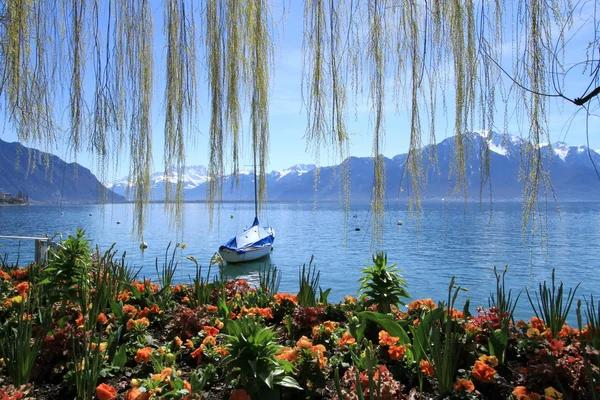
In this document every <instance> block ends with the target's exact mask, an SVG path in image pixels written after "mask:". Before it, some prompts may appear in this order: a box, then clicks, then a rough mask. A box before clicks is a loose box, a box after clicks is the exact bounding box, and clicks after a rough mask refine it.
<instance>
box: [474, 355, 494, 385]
mask: <svg viewBox="0 0 600 400" xmlns="http://www.w3.org/2000/svg"><path fill="white" fill-rule="evenodd" d="M472 374H473V377H474V378H475V379H477V380H479V381H481V382H484V383H490V382H492V381H493V380H494V375H496V370H495V369H494V368H492V367H490V366H489V365H487V364H486V363H485V362H483V361H479V360H477V361H475V365H474V366H473V371H472Z"/></svg>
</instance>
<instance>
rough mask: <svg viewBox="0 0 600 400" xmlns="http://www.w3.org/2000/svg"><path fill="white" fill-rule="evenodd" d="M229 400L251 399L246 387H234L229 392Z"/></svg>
mask: <svg viewBox="0 0 600 400" xmlns="http://www.w3.org/2000/svg"><path fill="white" fill-rule="evenodd" d="M229 400H252V398H251V397H250V395H249V394H248V393H247V392H246V389H235V390H234V391H233V392H231V396H230V397H229Z"/></svg>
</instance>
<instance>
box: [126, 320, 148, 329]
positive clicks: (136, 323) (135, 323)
mask: <svg viewBox="0 0 600 400" xmlns="http://www.w3.org/2000/svg"><path fill="white" fill-rule="evenodd" d="M148 325H150V321H148V318H146V317H144V318H140V319H130V320H129V321H127V330H128V331H130V330H132V329H134V328H140V327H147V326H148Z"/></svg>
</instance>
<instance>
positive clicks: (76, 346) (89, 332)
mask: <svg viewBox="0 0 600 400" xmlns="http://www.w3.org/2000/svg"><path fill="white" fill-rule="evenodd" d="M111 249H112V248H111ZM111 249H109V251H107V252H106V253H105V255H104V256H103V257H101V258H100V259H99V260H100V262H99V263H95V264H94V265H93V268H91V272H90V280H89V284H90V288H92V289H93V290H92V291H91V294H89V295H88V294H84V293H80V295H79V298H77V299H76V302H77V303H78V304H79V306H80V309H81V314H82V315H83V317H84V319H83V321H84V322H83V332H84V334H83V335H81V336H80V337H77V335H76V332H75V331H74V332H73V338H76V337H77V339H74V340H73V343H72V358H73V363H74V368H73V371H72V372H73V376H74V380H75V389H76V393H77V398H79V399H83V400H87V399H91V398H92V397H93V393H94V390H95V389H96V386H97V382H98V378H99V377H100V373H101V371H102V364H103V360H104V357H105V356H106V355H108V356H109V357H108V358H109V362H110V359H111V358H112V356H113V354H110V352H112V351H113V350H114V349H116V346H117V345H118V337H117V335H120V332H121V331H120V330H118V331H116V332H113V333H112V334H111V335H106V334H105V332H104V331H103V330H102V329H97V323H96V321H97V319H98V316H99V315H100V313H102V312H104V310H106V308H107V307H109V302H110V301H111V300H112V299H114V297H115V295H116V290H117V288H118V286H119V282H118V279H119V277H118V276H117V275H116V274H114V273H113V271H114V270H115V264H114V263H113V262H112V257H113V256H114V253H112V252H111ZM81 279H83V278H81ZM73 329H74V330H75V329H77V327H73ZM103 342H106V343H107V346H106V349H104V348H102V346H101V343H103ZM109 343H110V345H111V346H110V347H111V349H109V346H108V344H109Z"/></svg>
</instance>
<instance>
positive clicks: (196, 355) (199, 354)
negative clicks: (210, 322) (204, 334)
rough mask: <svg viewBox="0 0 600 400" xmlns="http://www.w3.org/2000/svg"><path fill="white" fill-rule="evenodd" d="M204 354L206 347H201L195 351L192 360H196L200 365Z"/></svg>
mask: <svg viewBox="0 0 600 400" xmlns="http://www.w3.org/2000/svg"><path fill="white" fill-rule="evenodd" d="M203 352H204V345H200V347H198V348H197V349H196V350H194V351H193V352H192V354H191V356H192V358H195V359H196V362H197V363H198V364H200V363H201V362H202V353H203Z"/></svg>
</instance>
